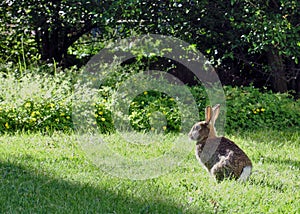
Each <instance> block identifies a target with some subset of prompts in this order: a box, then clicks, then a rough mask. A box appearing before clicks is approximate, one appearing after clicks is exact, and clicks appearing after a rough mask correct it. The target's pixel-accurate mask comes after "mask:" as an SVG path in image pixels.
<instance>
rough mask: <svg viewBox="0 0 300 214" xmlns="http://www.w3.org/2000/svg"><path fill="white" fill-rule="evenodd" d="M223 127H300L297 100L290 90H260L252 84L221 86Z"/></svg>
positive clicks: (298, 102)
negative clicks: (224, 117)
mask: <svg viewBox="0 0 300 214" xmlns="http://www.w3.org/2000/svg"><path fill="white" fill-rule="evenodd" d="M224 90H225V93H226V102H227V105H226V106H227V115H226V130H227V131H228V132H233V131H236V130H246V129H247V130H257V129H268V128H269V129H276V130H282V129H287V128H295V129H297V127H298V129H299V126H300V120H299V118H300V100H297V101H295V100H293V97H292V96H291V95H289V94H286V93H284V94H279V93H273V92H271V91H264V92H261V91H260V90H259V89H257V88H254V87H251V86H250V87H240V88H238V87H230V86H226V87H224Z"/></svg>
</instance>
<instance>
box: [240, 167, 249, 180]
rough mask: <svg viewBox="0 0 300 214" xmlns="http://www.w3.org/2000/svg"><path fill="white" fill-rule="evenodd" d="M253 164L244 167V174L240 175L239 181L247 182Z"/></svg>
mask: <svg viewBox="0 0 300 214" xmlns="http://www.w3.org/2000/svg"><path fill="white" fill-rule="evenodd" d="M251 171H252V166H245V167H244V168H243V171H242V174H241V176H240V177H239V179H238V180H239V181H242V182H245V181H246V180H247V179H248V178H249V177H250V175H251Z"/></svg>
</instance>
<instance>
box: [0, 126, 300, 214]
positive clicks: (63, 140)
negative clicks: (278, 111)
mask: <svg viewBox="0 0 300 214" xmlns="http://www.w3.org/2000/svg"><path fill="white" fill-rule="evenodd" d="M127 137H128V138H130V137H131V138H134V137H135V136H134V135H133V136H127ZM151 137H153V141H154V142H151V144H145V145H140V144H138V143H137V144H135V145H129V146H128V147H127V146H126V143H124V142H123V141H122V139H121V138H120V136H118V135H116V134H114V135H110V136H104V139H105V140H107V141H109V142H112V144H111V149H112V150H114V151H116V152H119V153H120V154H122V155H125V156H126V155H128V154H130V155H131V156H134V157H138V158H140V159H147V158H153V157H154V156H155V155H157V156H161V155H164V154H165V151H166V150H168V149H170V146H168V139H169V144H172V140H173V139H174V136H169V138H168V136H165V137H163V136H160V135H157V136H155V135H154V134H153V135H150V136H149V135H145V139H147V138H148V139H149V138H151ZM161 137H162V138H163V139H162V141H161V142H163V143H162V144H159V138H161ZM229 137H230V138H232V139H233V140H234V141H236V143H237V144H239V145H240V147H242V148H243V149H244V150H245V151H246V152H247V154H248V155H249V157H250V158H251V159H252V161H253V163H254V172H253V175H252V177H251V179H250V180H249V181H248V182H247V183H246V184H241V183H238V182H235V181H227V180H226V181H224V182H222V183H215V182H214V181H213V180H212V179H211V178H210V177H209V175H208V174H207V172H206V171H205V170H204V169H203V168H202V167H201V165H200V164H199V163H198V162H197V160H196V158H195V157H194V152H193V151H190V152H189V153H188V154H187V155H186V158H185V159H183V161H182V162H181V164H180V165H179V166H178V167H176V168H175V169H173V170H172V171H171V172H169V173H167V174H165V175H162V176H159V177H157V178H153V179H148V180H130V179H123V178H119V177H113V176H111V175H110V174H108V173H106V172H103V171H102V170H100V169H99V168H97V167H96V166H95V165H94V164H93V163H92V161H91V160H90V159H88V158H87V155H86V154H85V153H84V152H83V150H82V149H81V147H80V146H78V143H79V142H78V139H79V138H78V136H76V135H74V134H71V135H67V134H61V133H55V134H54V135H51V136H47V135H42V134H18V135H14V136H10V135H4V136H1V137H0V192H1V193H0V213H46V212H47V213H300V206H299V201H300V194H299V192H300V134H299V132H297V131H287V132H285V131H282V132H278V131H270V130H267V131H259V132H254V133H239V134H236V135H235V136H229ZM183 143H185V142H183ZM189 143H192V144H193V143H194V142H189ZM153 145H155V147H154V146H153ZM158 147H159V148H160V149H159V148H158ZM122 148H123V149H122ZM139 151H140V153H139ZM144 151H145V152H144ZM151 151H152V152H151ZM126 152H127V153H126ZM139 154H141V155H140V156H139Z"/></svg>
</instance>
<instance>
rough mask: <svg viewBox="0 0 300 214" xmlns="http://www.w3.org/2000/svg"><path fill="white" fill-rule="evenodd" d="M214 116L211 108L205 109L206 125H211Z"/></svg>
mask: <svg viewBox="0 0 300 214" xmlns="http://www.w3.org/2000/svg"><path fill="white" fill-rule="evenodd" d="M211 116H212V108H211V106H207V107H206V108H205V123H207V124H209V122H210V120H211Z"/></svg>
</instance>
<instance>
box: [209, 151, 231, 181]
mask: <svg viewBox="0 0 300 214" xmlns="http://www.w3.org/2000/svg"><path fill="white" fill-rule="evenodd" d="M219 158H220V160H219V162H217V163H216V164H215V165H214V166H213V167H212V168H211V170H210V173H211V175H212V176H213V177H214V178H215V179H216V180H217V181H222V180H224V179H225V178H229V179H230V178H232V176H233V171H232V170H231V168H230V164H229V161H228V158H226V157H224V156H221V157H219Z"/></svg>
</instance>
